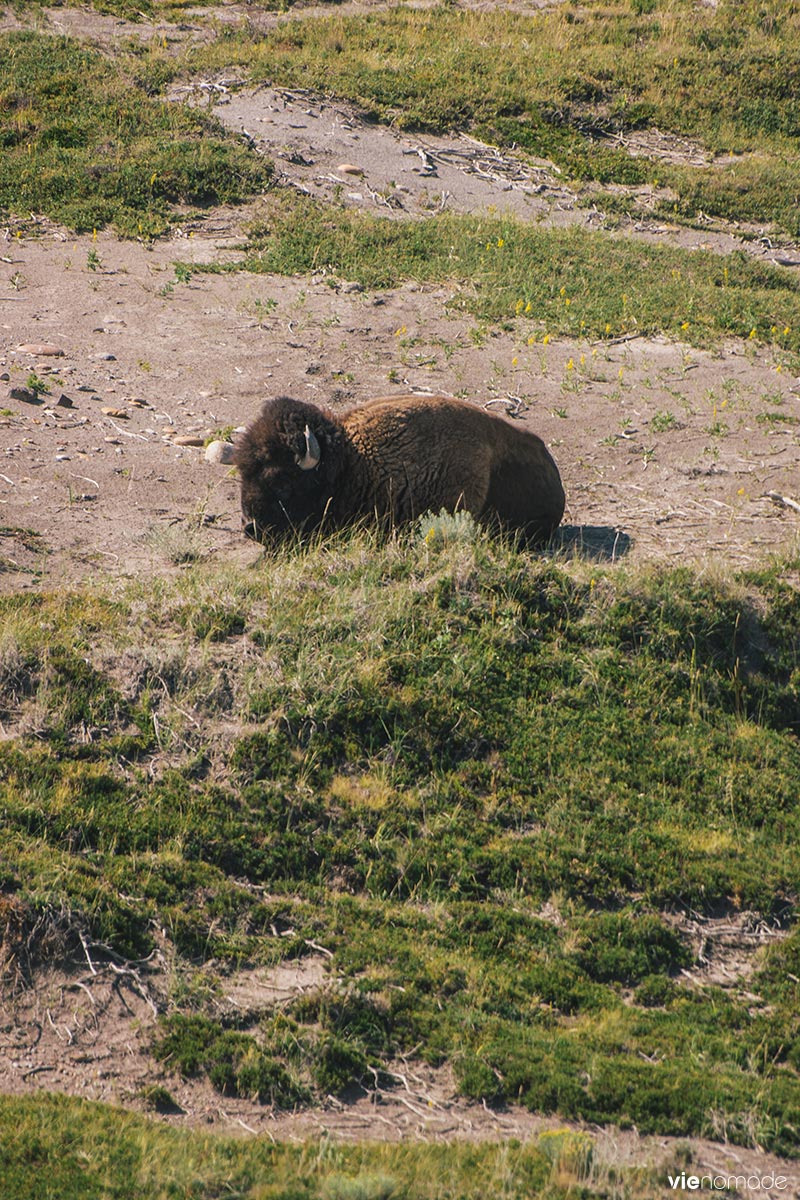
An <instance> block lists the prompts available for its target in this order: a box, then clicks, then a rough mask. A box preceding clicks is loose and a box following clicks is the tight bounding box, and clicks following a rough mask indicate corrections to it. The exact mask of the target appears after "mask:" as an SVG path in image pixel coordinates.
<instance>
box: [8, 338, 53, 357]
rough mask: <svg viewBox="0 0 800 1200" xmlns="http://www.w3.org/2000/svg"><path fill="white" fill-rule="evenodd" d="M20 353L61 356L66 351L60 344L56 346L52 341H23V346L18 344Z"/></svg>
mask: <svg viewBox="0 0 800 1200" xmlns="http://www.w3.org/2000/svg"><path fill="white" fill-rule="evenodd" d="M17 350H18V351H19V353H20V354H36V355H52V356H53V357H60V356H61V355H63V353H64V351H63V350H62V349H61V347H60V346H54V345H53V344H52V343H51V342H23V343H22V345H21V346H17Z"/></svg>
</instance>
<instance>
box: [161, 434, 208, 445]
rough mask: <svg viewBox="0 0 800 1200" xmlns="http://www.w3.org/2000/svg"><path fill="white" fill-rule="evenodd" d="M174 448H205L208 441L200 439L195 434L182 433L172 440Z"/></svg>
mask: <svg viewBox="0 0 800 1200" xmlns="http://www.w3.org/2000/svg"><path fill="white" fill-rule="evenodd" d="M170 441H171V442H172V444H173V446H204V445H205V444H206V439H205V438H201V437H198V436H197V434H193V433H181V434H179V435H178V437H174V438H171V439H170Z"/></svg>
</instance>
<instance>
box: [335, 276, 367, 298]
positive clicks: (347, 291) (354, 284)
mask: <svg viewBox="0 0 800 1200" xmlns="http://www.w3.org/2000/svg"><path fill="white" fill-rule="evenodd" d="M363 290H364V285H363V283H359V282H358V280H357V279H351V280H350V281H349V282H348V283H341V284H339V291H340V292H341V293H342V295H343V296H351V295H352V294H353V293H354V292H363Z"/></svg>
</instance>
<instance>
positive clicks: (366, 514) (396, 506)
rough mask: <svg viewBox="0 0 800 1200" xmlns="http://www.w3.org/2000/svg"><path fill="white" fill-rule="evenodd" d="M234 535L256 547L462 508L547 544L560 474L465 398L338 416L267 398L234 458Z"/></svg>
mask: <svg viewBox="0 0 800 1200" xmlns="http://www.w3.org/2000/svg"><path fill="white" fill-rule="evenodd" d="M233 462H234V463H235V465H236V466H237V467H238V469H239V475H240V478H241V500H242V514H243V517H244V530H245V533H246V534H247V535H248V536H249V537H253V538H256V539H258V540H261V541H266V540H268V539H273V538H275V537H276V536H280V535H283V534H287V533H291V532H292V531H301V530H304V531H305V530H311V529H316V528H318V527H319V526H321V525H323V523H324V525H325V526H326V527H330V528H341V527H342V526H345V525H348V524H351V523H352V522H354V521H357V520H359V519H362V518H367V519H376V520H377V521H378V522H379V523H381V524H383V525H393V524H399V523H402V522H406V521H409V520H413V519H414V518H415V517H418V516H420V515H421V514H422V513H424V512H426V511H428V510H433V511H434V512H438V511H440V510H441V509H446V510H448V511H450V512H455V511H457V510H459V509H464V510H466V511H468V512H470V513H472V514H473V516H474V517H476V518H477V519H478V520H480V521H482V522H485V523H488V524H493V525H497V526H500V527H503V528H506V529H512V530H519V531H521V533H522V534H523V535H524V537H525V538H526V539H527V540H529V541H537V540H541V539H543V538H546V537H548V536H549V535H550V534H551V533H552V532H553V530H554V529H555V528H556V526H557V525H558V523H559V521H560V520H561V517H562V516H563V513H564V489H563V488H562V486H561V478H560V476H559V473H558V468H557V466H556V464H555V463H554V461H553V459H552V457H551V455H550V453H549V452H548V450H547V447H546V446H545V444H544V442H543V441H542V440H541V438H539V437H537V436H536V434H534V433H530V432H529V431H528V430H526V429H521V428H520V427H519V426H517V425H512V424H511V422H510V421H508V420H506V419H505V418H503V417H499V416H496V415H494V414H493V413H488V412H486V411H485V410H484V409H481V408H477V407H475V406H474V405H472V404H468V403H467V402H466V401H463V400H454V399H450V398H449V397H446V396H391V397H385V398H382V399H377V400H371V401H369V402H368V403H367V404H365V405H363V406H362V407H360V408H355V409H352V410H350V411H349V412H345V413H344V414H343V415H341V416H340V415H337V414H334V413H333V412H331V411H329V410H328V409H325V408H318V407H317V406H316V405H313V404H307V403H305V402H304V401H301V400H292V399H290V398H289V397H287V396H280V397H277V398H276V399H273V400H267V401H266V403H265V404H264V406H263V408H262V410H261V413H260V415H259V416H258V417H257V418H256V420H255V421H254V422H253V423H252V424H251V425H250V426H249V427H248V428H247V430H246V431H245V432H244V434H243V435H242V437H241V439H240V440H239V442H238V444H237V447H236V450H235V452H234V454H233Z"/></svg>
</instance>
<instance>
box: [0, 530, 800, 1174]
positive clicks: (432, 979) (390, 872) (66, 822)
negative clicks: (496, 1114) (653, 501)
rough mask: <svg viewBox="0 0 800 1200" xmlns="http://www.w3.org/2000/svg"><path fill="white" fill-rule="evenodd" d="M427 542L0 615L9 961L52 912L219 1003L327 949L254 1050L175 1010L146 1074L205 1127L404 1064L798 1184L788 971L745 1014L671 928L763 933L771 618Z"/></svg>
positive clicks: (784, 596) (788, 710)
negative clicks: (689, 979) (316, 983)
mask: <svg viewBox="0 0 800 1200" xmlns="http://www.w3.org/2000/svg"><path fill="white" fill-rule="evenodd" d="M451 525H452V528H451V529H450V533H449V535H448V523H447V521H446V520H443V519H439V520H438V521H437V523H436V530H437V536H436V537H429V536H427V534H428V532H429V530H428V528H427V526H425V527H421V528H420V529H419V530H418V531H416V532H415V533H414V534H409V535H407V536H404V537H403V538H399V539H397V540H392V541H389V542H388V543H383V544H376V543H375V542H374V540H373V539H371V538H370V537H368V536H367V535H360V534H359V535H354V536H352V537H350V538H343V539H341V540H339V541H335V542H329V543H327V544H324V543H323V544H320V545H318V546H313V547H309V548H306V549H300V548H296V549H287V550H286V551H283V552H280V553H278V554H276V555H274V556H267V557H266V558H265V559H264V562H263V565H262V566H261V567H260V568H259V569H258V570H257V571H256V572H247V573H244V574H232V573H229V574H226V575H215V576H209V573H208V571H207V570H203V571H202V572H201V571H199V570H197V569H194V570H191V571H189V572H188V573H187V574H186V575H185V576H183V577H182V579H181V581H179V582H177V583H174V584H166V583H155V584H152V583H148V585H147V587H146V588H145V587H144V586H142V587H136V586H135V585H131V586H130V587H129V588H128V590H127V591H125V592H124V593H121V594H120V595H118V596H116V597H115V598H113V599H111V598H104V597H103V596H94V595H78V596H74V597H66V598H65V597H62V596H58V595H54V596H50V597H22V598H19V599H6V600H3V601H2V603H1V604H0V616H2V621H3V628H4V635H3V642H2V647H1V653H0V669H1V670H2V674H3V680H4V688H3V692H4V695H5V696H6V697H8V699H7V700H6V708H5V710H4V713H3V718H2V719H3V720H4V722H5V723H8V722H9V721H15V722H16V723H17V726H18V727H20V729H23V728H25V726H26V724H27V726H28V727H29V728H35V731H36V735H37V736H36V737H35V738H30V737H27V738H26V737H24V736H22V733H21V732H20V736H18V737H16V738H13V739H11V740H9V741H6V742H5V743H4V744H3V745H2V747H1V748H0V811H1V812H2V819H3V823H4V828H5V831H6V833H5V850H6V853H5V857H4V864H3V867H2V886H3V890H4V895H5V897H6V908H7V922H6V923H7V926H8V930H9V931H10V932H8V933H7V935H6V939H5V940H6V943H7V944H8V943H9V942H13V943H14V944H15V945H16V946H17V949H18V950H19V952H20V953H19V955H18V957H20V956H21V957H22V958H24V954H23V953H22V952H23V950H24V949H25V947H27V950H26V951H25V952H26V953H28V954H29V956H31V957H32V958H33V959H35V957H36V954H37V945H36V942H35V939H33V940H32V944H30V945H28V941H31V939H30V936H29V935H30V930H31V929H32V928H33V927H34V924H35V923H36V920H37V918H43V917H46V914H47V913H48V912H50V913H53V914H59V917H58V920H59V921H60V922H61V929H60V933H61V937H62V941H63V939H66V941H67V943H68V942H69V939H70V937H75V936H76V934H77V932H83V934H84V936H85V937H89V938H91V939H94V940H95V941H97V942H103V943H106V944H107V945H110V946H112V947H113V948H114V949H115V950H116V951H117V952H118V953H121V954H124V955H127V956H132V957H134V956H140V955H143V954H145V953H146V952H148V950H149V949H150V948H151V947H152V945H153V930H154V928H156V927H158V928H161V929H164V930H166V931H167V934H168V936H169V938H170V940H171V941H172V943H173V944H174V947H175V950H176V953H177V954H178V956H179V958H180V960H181V961H183V962H185V963H186V964H191V963H194V964H201V963H202V962H203V961H205V960H207V959H209V958H213V959H214V960H215V962H216V964H217V968H216V969H217V970H222V971H225V970H228V969H230V968H233V967H234V966H236V965H237V964H244V963H253V964H259V963H260V964H269V963H273V962H276V961H278V960H280V959H282V958H286V957H289V958H295V957H298V956H303V955H307V954H309V953H314V952H315V951H314V947H319V946H322V947H324V948H325V950H326V951H327V952H328V954H330V955H332V957H331V958H330V960H329V965H330V969H331V973H332V976H333V977H335V978H337V979H339V980H341V981H342V982H341V983H340V984H339V985H337V986H335V987H334V986H333V985H326V986H323V987H322V988H320V989H319V991H317V992H312V993H311V994H308V995H305V996H303V997H302V998H299V999H297V1000H295V1001H294V1002H293V1003H291V1004H289V1005H287V1006H284V1007H283V1008H282V1009H280V1010H277V1009H273V1008H270V1009H269V1011H265V1012H264V1014H263V1017H262V1019H261V1022H260V1024H259V1026H258V1028H253V1027H247V1028H237V1027H236V1023H235V1022H233V1023H231V1021H230V1020H220V1018H219V1016H218V1015H217V1016H212V1015H206V1014H205V1013H204V1012H203V1011H202V1006H201V1007H200V1009H198V1008H196V1007H194V1006H193V1005H192V1003H190V1001H189V1000H188V999H187V998H186V996H184V998H183V1000H181V997H180V996H179V995H176V998H175V1001H174V1009H173V1011H172V1013H171V1014H170V1015H168V1016H167V1017H166V1018H165V1019H164V1020H163V1022H162V1027H161V1031H160V1033H159V1035H158V1037H157V1039H156V1045H155V1047H154V1049H155V1052H156V1053H157V1054H158V1055H159V1057H161V1058H162V1059H163V1060H164V1061H165V1062H168V1063H169V1064H170V1065H171V1067H172V1069H175V1070H180V1071H181V1072H183V1073H184V1074H187V1075H191V1074H195V1073H198V1072H200V1073H205V1074H207V1075H208V1076H209V1077H210V1078H211V1080H212V1081H213V1082H214V1084H215V1085H216V1086H217V1087H218V1088H219V1089H220V1090H221V1091H223V1092H225V1093H228V1094H237V1095H248V1096H256V1097H259V1098H261V1099H262V1100H264V1101H268V1100H274V1101H276V1102H277V1103H279V1104H283V1105H287V1106H291V1105H293V1104H297V1103H303V1102H304V1101H306V1100H307V1099H308V1098H310V1097H313V1096H315V1095H325V1094H327V1093H328V1092H330V1091H339V1090H341V1089H342V1088H344V1087H346V1086H347V1085H348V1084H350V1083H353V1082H358V1081H361V1082H365V1083H367V1084H369V1083H370V1082H371V1081H372V1080H374V1079H376V1078H380V1077H381V1076H382V1072H384V1071H386V1070H389V1069H390V1068H389V1065H388V1064H389V1063H390V1061H391V1059H392V1057H393V1056H395V1055H396V1054H398V1053H404V1054H409V1053H416V1054H419V1055H421V1056H422V1057H423V1058H424V1059H426V1060H427V1061H429V1062H431V1063H434V1064H435V1063H442V1062H445V1061H447V1062H450V1063H451V1064H452V1065H453V1067H454V1068H455V1071H456V1076H457V1079H458V1081H459V1086H460V1088H461V1091H462V1092H463V1093H464V1095H466V1096H472V1097H481V1098H484V1099H486V1100H487V1101H491V1102H497V1101H519V1102H521V1103H523V1104H526V1105H528V1106H530V1107H531V1108H535V1109H539V1110H543V1111H548V1112H550V1111H552V1112H560V1113H561V1114H563V1115H565V1116H570V1117H580V1118H585V1119H587V1120H591V1121H612V1120H613V1121H619V1122H622V1123H623V1124H624V1123H626V1122H633V1123H635V1124H636V1126H637V1127H638V1128H639V1129H640V1130H642V1131H659V1132H662V1133H681V1134H683V1133H701V1132H705V1133H709V1132H712V1133H716V1134H720V1133H721V1132H722V1133H724V1134H725V1136H727V1137H728V1138H730V1139H731V1140H734V1141H736V1140H738V1141H744V1142H747V1141H751V1140H755V1141H757V1142H758V1144H761V1145H763V1146H769V1147H771V1148H773V1149H776V1150H781V1151H783V1152H786V1153H794V1152H795V1151H796V1147H797V1126H798V1121H799V1120H800V1076H799V1075H798V1069H799V1068H800V1060H799V1059H798V1050H797V1046H798V1041H797V1038H798V1032H800V1030H799V1029H798V1019H797V1011H798V1004H797V1001H798V996H797V984H796V978H797V973H796V970H795V967H796V964H794V965H792V961H793V958H796V953H795V950H796V947H795V946H794V942H795V941H796V938H795V937H794V936H793V937H792V938H790V939H789V940H788V941H786V942H785V943H783V945H782V946H781V948H780V950H779V951H777V952H776V953H774V954H773V955H772V957H771V958H769V959H768V960H767V961H766V964H765V966H764V969H763V971H762V973H761V974H760V975H759V976H757V977H756V979H757V982H756V983H754V981H753V979H752V978H751V979H749V980H748V981H747V988H746V989H745V987H744V985H743V987H742V990H741V991H740V990H739V989H737V988H735V987H734V988H731V989H726V990H725V991H722V990H720V989H718V988H713V987H706V988H704V987H699V986H696V987H688V986H686V985H685V983H682V982H681V980H682V975H681V971H682V970H685V969H687V968H689V967H690V966H691V964H692V961H693V953H692V949H691V946H690V945H689V944H688V943H687V942H686V940H685V938H684V937H683V936H682V935H681V934H680V932H679V931H678V929H677V927H676V926H675V924H674V922H673V921H672V920H670V919H668V917H667V916H666V915H665V914H666V913H668V912H671V911H674V912H681V911H686V910H692V911H698V912H707V913H711V912H719V911H726V910H729V911H733V910H735V909H750V910H754V911H755V912H756V913H758V914H760V916H761V918H762V919H764V920H766V921H767V922H769V923H775V922H778V923H780V924H783V925H786V924H787V923H788V922H791V921H792V920H793V917H794V913H795V906H796V903H797V881H798V878H800V850H799V849H798V847H799V846H800V838H798V833H799V832H800V829H799V828H798V826H799V823H800V812H799V811H798V805H797V778H798V775H799V774H800V745H798V731H799V730H800V697H799V695H798V691H799V689H800V659H799V658H798V650H799V649H800V606H798V605H797V602H796V601H797V592H796V588H795V587H794V586H793V584H791V583H790V582H788V581H787V580H786V578H785V573H784V572H783V571H780V570H777V569H774V570H764V571H761V572H760V573H758V574H753V575H750V576H748V577H743V578H741V579H739V580H737V581H732V582H730V583H728V584H722V583H713V582H710V581H708V580H706V579H703V578H699V577H696V576H694V575H693V574H691V573H690V572H689V571H687V570H673V571H656V570H653V571H648V572H644V573H643V572H638V573H633V574H631V575H626V574H625V572H624V571H621V570H620V569H619V568H616V569H615V572H614V573H611V572H608V571H606V570H604V569H601V568H592V567H590V566H589V565H581V564H575V565H573V566H572V567H570V568H569V569H567V567H566V566H557V565H553V564H549V563H547V562H546V561H544V562H538V561H537V560H535V559H531V558H530V557H529V556H527V555H525V554H521V553H518V552H517V551H515V550H514V549H513V548H511V547H506V546H504V545H501V544H498V543H497V542H493V541H491V540H488V539H487V538H485V537H484V535H482V534H479V533H477V532H475V531H474V530H472V531H471V530H470V528H469V527H468V523H467V524H466V525H465V523H464V522H463V521H461V522H452V523H451ZM796 566H797V564H794V567H793V569H794V570H796ZM187 611H191V613H192V614H193V619H192V620H191V621H189V622H187V617H186V614H187ZM232 715H235V717H236V720H237V721H238V722H239V723H240V729H239V732H238V734H236V735H235V736H233V738H232V739H230V735H229V740H227V741H225V742H220V741H219V730H220V727H221V722H222V721H223V720H224V722H225V723H226V724H227V726H228V728H230V721H231V716H232ZM165 756H166V761H167V762H169V761H170V760H171V761H172V765H171V766H164V761H165ZM155 763H160V764H162V765H161V766H160V767H158V768H157V769H155V768H154V764H155ZM65 913H67V914H69V918H68V920H66V922H65V917H64V914H65ZM53 920H55V917H54V918H53ZM46 925H47V922H46V920H44V921H42V920H40V923H39V928H40V929H44V928H45V927H46ZM784 960H785V963H784ZM782 964H783V967H784V968H785V969H782ZM792 981H795V982H792ZM754 988H755V989H757V997H758V998H757V999H754V994H755V993H754ZM387 1078H390V1077H387Z"/></svg>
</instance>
